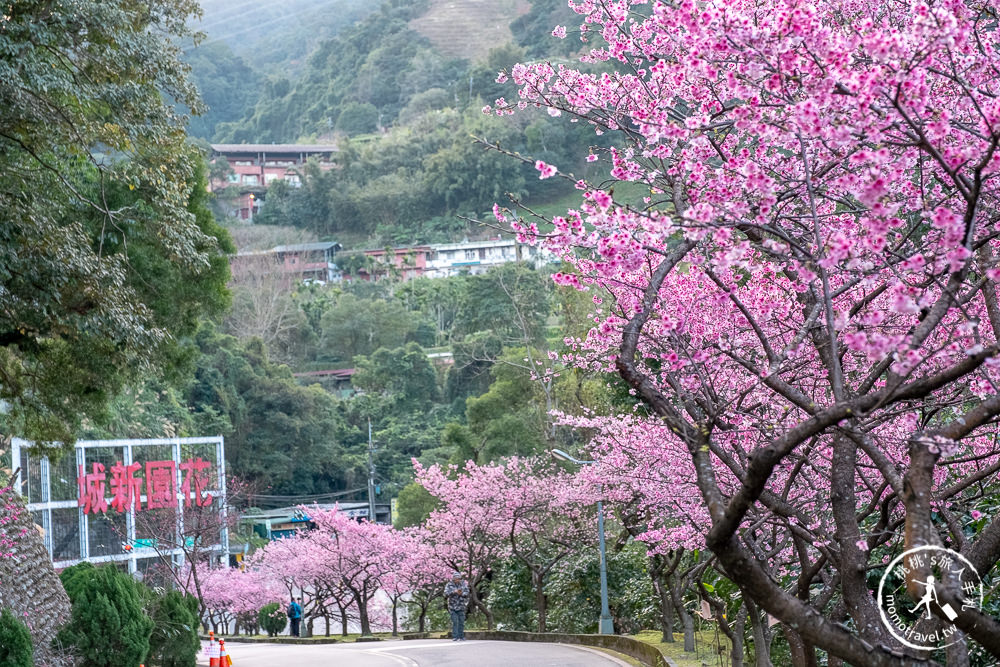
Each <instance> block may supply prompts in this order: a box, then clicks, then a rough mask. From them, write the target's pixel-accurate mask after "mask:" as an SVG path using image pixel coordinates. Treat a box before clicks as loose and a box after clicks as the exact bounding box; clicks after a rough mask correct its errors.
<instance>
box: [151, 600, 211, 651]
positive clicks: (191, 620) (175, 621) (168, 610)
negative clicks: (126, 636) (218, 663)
mask: <svg viewBox="0 0 1000 667" xmlns="http://www.w3.org/2000/svg"><path fill="white" fill-rule="evenodd" d="M147 595H148V598H149V599H148V601H147V605H148V606H151V607H152V609H151V611H150V618H151V620H152V621H153V633H152V634H151V635H150V637H149V658H148V660H147V663H146V664H149V665H154V666H158V667H194V664H195V662H196V660H197V658H198V653H199V651H200V650H201V640H200V639H198V623H199V620H200V619H199V618H198V600H197V599H195V598H193V597H191V596H190V595H185V594H184V593H181V592H179V591H167V592H165V593H164V594H163V595H159V596H158V595H156V594H155V593H152V592H148V593H147Z"/></svg>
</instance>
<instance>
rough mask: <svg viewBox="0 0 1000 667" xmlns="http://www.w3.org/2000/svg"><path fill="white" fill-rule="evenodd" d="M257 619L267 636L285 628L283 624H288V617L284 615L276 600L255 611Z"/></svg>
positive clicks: (271, 635)
mask: <svg viewBox="0 0 1000 667" xmlns="http://www.w3.org/2000/svg"><path fill="white" fill-rule="evenodd" d="M257 620H258V621H260V627H262V628H264V630H265V631H266V632H267V636H268V637H274V636H275V635H277V634H279V633H281V632H282V631H283V630H284V629H285V626H286V625H288V617H287V616H285V610H284V609H282V608H281V605H280V604H278V603H277V602H272V603H271V604H266V605H264V606H263V607H261V608H260V611H259V612H257Z"/></svg>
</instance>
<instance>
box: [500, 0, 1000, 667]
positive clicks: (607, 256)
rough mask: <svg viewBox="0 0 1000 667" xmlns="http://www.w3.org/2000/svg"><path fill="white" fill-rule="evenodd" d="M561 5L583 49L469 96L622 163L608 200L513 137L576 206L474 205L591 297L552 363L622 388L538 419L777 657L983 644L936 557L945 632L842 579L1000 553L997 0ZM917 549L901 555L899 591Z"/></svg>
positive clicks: (989, 627)
mask: <svg viewBox="0 0 1000 667" xmlns="http://www.w3.org/2000/svg"><path fill="white" fill-rule="evenodd" d="M570 5H571V6H572V7H573V8H574V9H575V10H576V12H577V13H578V14H579V15H580V17H581V23H580V25H579V27H578V32H577V34H579V35H580V36H581V38H583V39H584V41H585V42H586V46H585V48H586V49H587V50H586V51H585V53H584V55H583V57H582V58H581V60H582V61H583V64H582V66H581V67H579V68H573V67H570V66H567V65H562V64H560V65H553V64H551V63H547V62H534V63H529V64H523V65H517V66H515V67H514V68H513V69H512V71H511V72H509V73H502V74H501V75H500V78H499V80H500V81H504V80H506V79H508V78H509V79H510V80H511V81H512V82H513V84H515V85H516V86H517V93H516V94H517V96H518V97H519V99H518V101H517V102H508V101H506V100H504V99H500V100H497V101H496V103H495V104H494V105H491V106H490V107H487V108H486V109H484V111H485V112H487V113H497V114H500V115H506V114H511V113H516V112H517V110H518V109H519V108H525V107H527V106H529V105H533V106H543V107H547V108H548V109H549V112H550V115H552V116H555V117H561V118H562V119H564V120H565V119H569V120H570V121H571V122H585V123H590V124H592V125H593V126H594V127H595V129H596V130H597V131H598V133H607V132H612V133H614V134H613V137H614V140H613V141H614V145H613V147H611V148H609V149H607V150H595V151H594V152H593V153H592V154H591V155H590V156H589V157H588V158H587V159H588V160H591V161H596V160H604V161H605V163H606V166H607V171H606V172H605V173H606V175H607V177H608V178H609V179H610V181H609V182H614V181H630V182H635V183H641V184H643V185H644V186H645V187H646V188H647V196H645V197H644V198H641V199H639V200H633V201H616V199H615V196H614V194H613V191H612V188H610V187H608V183H605V184H603V185H601V186H598V185H592V184H590V183H587V182H584V181H580V180H576V179H575V178H574V177H573V176H572V175H570V174H565V173H564V172H563V170H560V168H559V165H547V164H544V163H538V164H537V165H536V166H537V168H538V170H539V176H540V177H541V178H558V177H564V178H568V179H570V180H571V181H575V182H576V186H577V187H578V188H579V189H580V190H581V194H582V198H581V201H580V205H579V206H578V207H577V208H575V209H573V210H570V211H568V212H567V213H566V215H564V216H556V217H554V218H552V219H550V220H544V221H542V220H536V221H529V220H524V219H521V218H518V217H517V215H516V214H512V213H511V212H510V211H507V210H503V209H501V208H500V207H496V208H495V209H494V213H495V215H496V217H497V219H498V220H499V221H500V222H501V223H506V224H509V225H510V226H511V228H512V230H513V231H515V232H516V233H518V235H519V238H520V239H521V240H522V241H530V242H534V243H537V244H539V245H541V246H543V247H545V248H546V249H547V250H549V251H551V252H554V253H557V254H558V255H559V256H561V257H562V258H563V259H564V260H565V261H566V262H567V265H568V266H569V267H570V268H569V269H568V270H566V271H564V272H562V273H559V274H556V275H555V276H554V280H555V281H556V282H557V283H559V284H561V285H564V286H567V287H570V288H573V289H578V290H584V291H588V292H590V293H591V294H592V296H593V303H594V310H593V313H592V314H591V317H592V318H593V328H592V329H591V330H590V332H589V334H588V335H586V336H584V337H580V338H567V339H566V345H567V348H568V351H567V352H566V353H565V354H564V355H563V357H562V361H563V362H564V363H566V364H567V365H572V366H577V367H579V368H582V369H586V370H588V371H591V372H608V373H615V374H617V375H619V376H620V377H621V378H622V379H623V380H624V381H625V382H626V383H627V385H628V386H629V388H630V392H631V394H632V395H633V396H634V397H635V398H636V399H637V403H636V406H635V410H633V411H632V412H631V413H627V414H622V415H612V416H604V417H601V416H592V417H588V418H586V419H579V418H572V417H567V418H566V423H568V424H575V425H577V426H580V427H586V428H591V429H595V430H596V432H598V434H599V437H598V439H597V441H596V442H595V446H596V455H597V457H598V459H599V460H600V461H601V466H600V468H599V469H594V470H592V471H589V472H590V473H591V474H593V475H595V476H597V477H599V479H600V481H602V482H603V483H604V484H605V485H607V487H608V489H609V491H608V492H609V493H612V494H620V496H621V497H623V498H624V497H626V496H634V497H635V501H636V506H637V507H639V508H641V515H643V516H644V521H645V531H646V534H647V536H649V537H650V538H652V539H653V541H654V542H659V543H660V549H661V551H662V553H668V552H670V550H671V549H677V548H681V547H690V546H693V545H698V544H701V545H704V546H705V547H707V549H708V550H710V551H711V552H712V554H714V557H715V559H716V561H717V563H718V567H719V568H720V569H721V571H722V572H724V573H725V574H726V575H727V576H728V578H729V579H730V580H732V581H734V582H736V583H737V584H738V587H739V591H740V595H741V596H742V598H743V599H744V600H747V601H750V602H752V603H753V604H754V605H755V606H756V607H758V608H760V609H761V610H763V611H765V612H766V613H767V614H770V615H771V616H772V617H773V618H774V619H776V620H777V621H779V622H781V623H782V627H783V629H784V631H785V635H786V636H787V638H788V641H789V644H790V646H791V647H792V654H793V662H794V663H795V664H796V665H810V664H816V662H817V660H819V659H820V657H819V651H820V650H822V651H823V652H825V653H826V654H827V655H828V656H830V658H829V659H830V664H837V663H838V662H839V661H843V662H844V663H849V664H852V665H858V666H869V665H872V666H874V665H879V666H881V665H887V666H888V665H894V666H895V665H900V666H901V665H914V664H931V663H933V662H934V660H936V659H938V658H940V657H945V658H946V659H947V660H948V662H949V664H968V660H969V659H970V652H972V653H977V652H981V653H988V654H989V655H992V656H993V658H992V659H994V660H995V659H996V658H1000V623H998V622H997V620H996V619H995V618H992V617H991V615H990V614H988V613H984V611H983V609H982V608H981V606H980V605H978V604H966V602H967V600H966V598H965V597H964V591H963V590H962V588H961V586H960V582H959V581H958V580H957V579H955V578H954V577H952V578H950V579H946V580H944V581H941V582H939V583H940V585H939V586H938V588H937V589H936V593H937V596H938V602H939V604H940V606H935V607H934V615H935V616H936V619H935V620H934V622H935V623H937V624H938V626H941V627H944V626H949V627H954V628H955V631H956V632H958V633H959V635H958V637H959V639H961V641H957V642H954V643H953V645H952V646H951V647H950V648H949V649H948V650H947V652H946V654H945V653H942V654H941V655H936V654H931V653H928V652H927V651H919V650H913V647H912V646H911V645H906V644H905V643H904V641H902V640H901V638H900V636H899V635H898V634H896V633H894V631H893V628H892V626H891V625H890V624H886V623H883V621H882V619H881V617H880V615H881V610H880V607H879V603H878V600H877V599H876V596H875V595H874V594H873V590H872V589H873V586H872V584H871V582H870V581H869V576H870V574H871V573H872V572H875V571H879V568H881V567H882V566H883V565H884V563H883V561H885V560H887V558H888V557H889V556H894V555H897V554H900V553H902V552H903V551H905V550H909V549H913V548H918V547H923V546H930V547H940V548H948V549H951V550H952V551H955V552H957V553H958V554H960V555H961V556H962V557H964V558H965V559H967V561H968V562H969V563H970V564H971V565H972V566H973V567H974V569H976V570H977V571H978V572H979V573H981V574H982V575H983V576H985V577H987V578H988V577H989V573H990V571H991V570H993V569H994V568H995V566H996V565H997V563H998V561H1000V511H997V495H996V491H997V472H998V471H1000V446H998V439H1000V433H998V428H997V422H998V418H1000V392H998V391H997V387H998V383H1000V302H998V299H997V292H996V282H997V280H998V278H1000V261H998V253H1000V234H998V225H997V223H998V217H1000V213H998V211H1000V206H998V194H1000V190H998V180H997V179H998V171H1000V151H998V150H997V149H998V145H1000V68H998V67H997V62H998V59H997V48H998V46H1000V43H998V40H1000V31H998V30H997V29H996V23H997V16H998V11H997V6H996V4H995V3H994V2H992V1H990V0H929V1H927V0H917V1H916V2H889V3H885V2H869V1H866V0H830V1H824V2H812V1H807V2H798V1H793V0H754V1H747V2H743V1H739V0H737V1H736V2H733V1H731V0H705V1H704V2H692V1H691V0H682V1H680V2H676V3H667V2H660V1H656V2H653V3H648V2H645V1H644V0H635V1H631V0H615V1H605V0H572V1H571V2H570ZM574 32H576V30H574V28H573V27H572V26H570V27H569V29H567V28H566V27H563V26H560V27H557V28H556V29H555V30H554V32H553V34H554V35H555V36H556V37H560V38H565V37H566V36H567V35H568V34H573V33H574ZM934 574H935V572H934V571H932V570H931V569H930V566H929V564H927V563H924V564H922V565H919V566H918V567H915V568H913V569H912V570H911V571H908V572H907V573H906V575H905V581H904V583H905V586H906V588H907V590H908V591H909V593H910V595H911V597H913V599H914V600H917V599H919V598H920V596H921V595H922V593H923V589H922V588H921V586H923V584H924V582H926V581H927V580H928V576H934ZM946 607H950V609H951V610H953V611H954V618H951V617H950V614H948V613H947V611H946V609H945V608H946ZM965 637H967V638H968V640H965V639H964V638H965ZM841 664H842V663H841Z"/></svg>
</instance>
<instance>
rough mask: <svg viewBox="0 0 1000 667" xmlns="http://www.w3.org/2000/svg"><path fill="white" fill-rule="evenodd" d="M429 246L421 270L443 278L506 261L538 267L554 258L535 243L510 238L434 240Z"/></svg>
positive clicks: (430, 276)
mask: <svg viewBox="0 0 1000 667" xmlns="http://www.w3.org/2000/svg"><path fill="white" fill-rule="evenodd" d="M430 248H431V253H430V257H429V259H428V260H427V266H426V268H425V270H424V273H423V275H425V276H427V277H428V278H446V277H448V276H455V275H458V274H460V273H470V274H473V275H475V274H478V273H485V272H486V271H488V270H489V269H490V268H491V267H494V266H499V265H501V264H507V263H509V262H521V261H532V262H534V263H535V265H536V266H539V265H541V264H543V263H546V262H548V261H552V259H554V258H552V257H551V256H549V255H548V253H543V252H540V251H539V249H538V248H536V247H535V246H530V245H524V244H521V243H518V242H517V241H515V240H514V239H512V238H504V239H493V240H487V241H462V242H461V243H438V244H433V245H431V246H430Z"/></svg>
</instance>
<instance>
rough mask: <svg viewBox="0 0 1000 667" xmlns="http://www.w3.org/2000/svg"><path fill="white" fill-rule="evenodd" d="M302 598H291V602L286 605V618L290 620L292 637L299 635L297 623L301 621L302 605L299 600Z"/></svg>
mask: <svg viewBox="0 0 1000 667" xmlns="http://www.w3.org/2000/svg"><path fill="white" fill-rule="evenodd" d="M301 600H302V598H292V603H291V604H290V605H288V612H287V613H288V620H289V621H291V624H292V629H291V633H292V636H293V637H298V636H299V624H300V623H301V622H302V605H301V604H299V602H300V601H301Z"/></svg>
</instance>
